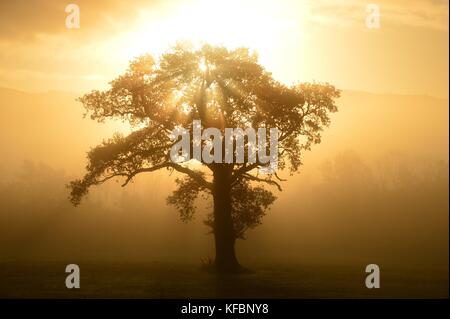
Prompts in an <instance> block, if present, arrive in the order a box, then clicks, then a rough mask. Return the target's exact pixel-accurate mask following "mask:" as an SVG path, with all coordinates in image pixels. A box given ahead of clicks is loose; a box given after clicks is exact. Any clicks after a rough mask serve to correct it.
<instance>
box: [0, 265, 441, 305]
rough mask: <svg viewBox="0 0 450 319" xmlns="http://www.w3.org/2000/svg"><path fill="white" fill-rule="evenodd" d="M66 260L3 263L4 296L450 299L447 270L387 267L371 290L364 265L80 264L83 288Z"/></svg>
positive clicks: (0, 285) (0, 283) (0, 294)
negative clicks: (216, 270) (234, 270)
mask: <svg viewBox="0 0 450 319" xmlns="http://www.w3.org/2000/svg"><path fill="white" fill-rule="evenodd" d="M65 266H66V263H62V262H52V263H36V264H15V263H2V264H0V297H1V298H448V272H447V271H445V270H442V271H419V270H411V269H410V270H405V269H394V268H383V269H382V271H381V288H380V289H371V290H369V289H367V288H366V287H365V285H364V281H365V276H366V274H365V273H364V269H359V268H358V269H356V268H354V267H345V266H333V267H332V266H312V265H295V266H282V267H280V266H276V265H267V266H260V265H258V266H254V267H253V268H252V270H253V272H252V273H248V274H242V275H226V276H217V275H215V274H212V273H208V272H205V271H204V270H201V269H200V267H199V266H198V265H181V264H163V263H147V264H132V263H129V264H123V263H122V264H114V263H96V264H94V263H81V264H79V266H80V278H81V287H80V289H70V290H69V289H67V288H66V287H65V278H66V275H67V274H66V273H65V272H64V270H65Z"/></svg>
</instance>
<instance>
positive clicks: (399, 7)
mask: <svg viewBox="0 0 450 319" xmlns="http://www.w3.org/2000/svg"><path fill="white" fill-rule="evenodd" d="M369 3H374V4H377V5H378V6H379V8H380V14H381V21H382V22H381V23H382V24H384V25H385V24H390V25H404V26H409V27H421V28H428V29H434V30H440V31H448V1H446V0H395V1H392V0H372V1H361V0H314V1H312V0H307V2H306V5H305V8H306V9H307V10H308V14H307V15H305V16H306V17H307V18H308V19H309V20H310V21H311V22H313V23H319V24H324V25H333V26H354V25H364V21H365V18H366V15H367V13H366V11H365V10H366V6H367V4H369Z"/></svg>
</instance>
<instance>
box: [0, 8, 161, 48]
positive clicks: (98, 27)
mask: <svg viewBox="0 0 450 319" xmlns="http://www.w3.org/2000/svg"><path fill="white" fill-rule="evenodd" d="M70 3H74V4H77V5H78V6H79V8H80V20H81V23H80V24H81V28H80V29H78V30H74V31H75V32H77V33H78V34H79V35H81V36H89V35H93V34H98V33H101V32H103V33H108V32H112V31H114V30H115V29H117V28H118V27H120V26H121V25H127V24H129V23H132V21H133V19H135V18H136V17H138V16H139V13H140V11H141V9H142V8H143V7H145V8H150V9H151V8H156V7H158V8H160V7H162V4H163V1H162V0H151V1H144V0H134V1H123V0H96V1H89V0H76V1H75V0H68V1H55V0H15V1H1V2H0V40H3V41H13V42H16V41H32V40H34V39H35V38H36V37H38V36H39V35H43V34H44V35H49V34H50V35H55V34H59V33H62V32H67V29H66V26H65V20H66V17H67V15H68V13H66V12H65V8H66V6H67V5H68V4H70Z"/></svg>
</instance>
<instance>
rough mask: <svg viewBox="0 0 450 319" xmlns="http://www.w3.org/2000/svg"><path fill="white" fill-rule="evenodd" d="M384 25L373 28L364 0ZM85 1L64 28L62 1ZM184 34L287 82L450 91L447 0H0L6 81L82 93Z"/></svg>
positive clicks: (0, 65) (1, 80) (1, 70)
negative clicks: (241, 54) (252, 60)
mask: <svg viewBox="0 0 450 319" xmlns="http://www.w3.org/2000/svg"><path fill="white" fill-rule="evenodd" d="M370 2H371V3H375V4H377V5H378V6H379V8H380V23H381V25H380V28H379V29H369V28H367V26H366V18H367V15H368V13H367V12H366V5H367V4H368V3H370ZM69 3H75V4H77V5H78V6H79V8H80V28H79V29H67V28H66V25H65V20H66V17H67V15H68V13H66V12H65V7H66V6H67V5H68V4H69ZM181 39H187V40H191V41H194V42H202V41H207V42H211V43H213V44H224V45H226V46H230V47H235V46H248V47H250V48H251V49H254V50H256V51H258V53H259V56H260V61H261V63H263V64H264V65H265V66H266V67H267V69H268V70H270V71H272V72H273V74H274V76H275V77H276V78H277V79H279V80H281V81H283V82H286V83H293V82H297V81H319V82H323V81H327V82H330V83H332V84H334V85H336V86H337V87H338V88H340V89H354V90H364V91H370V92H379V93H400V94H427V95H432V96H436V97H445V98H447V97H448V84H449V83H448V67H449V65H448V54H449V52H448V1H445V0H443V1H441V0H428V1H426V0H393V1H387V0H379V1H378V0H373V1H360V0H334V1H333V0H304V1H302V0H272V1H265V0H240V1H239V0H227V1H214V0H207V1H206V0H165V1H163V0H154V1H143V0H135V1H125V0H109V1H106V0H100V1H88V0H79V1H75V0H72V1H58V0H40V1H39V0H28V1H25V0H16V1H2V2H0V86H1V87H9V88H15V89H20V90H25V91H32V92H35V91H47V90H64V91H74V92H80V93H85V92H86V91H90V90H91V89H99V88H100V89H101V88H105V87H106V85H107V83H108V82H109V81H110V80H112V79H113V78H114V77H116V76H117V75H119V74H120V73H122V72H123V71H124V70H125V69H126V67H127V63H128V61H129V60H130V59H131V58H133V57H134V56H137V55H139V54H142V53H145V52H151V53H154V54H156V55H158V54H159V53H161V52H162V51H163V50H164V49H165V48H167V47H168V46H169V45H171V44H174V43H175V41H177V40H181Z"/></svg>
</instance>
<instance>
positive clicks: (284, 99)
mask: <svg viewBox="0 0 450 319" xmlns="http://www.w3.org/2000/svg"><path fill="white" fill-rule="evenodd" d="M110 85H111V87H110V89H109V90H106V91H102V92H101V91H92V92H91V93H89V94H86V95H84V96H83V97H81V98H80V99H79V100H80V101H81V102H82V104H83V105H84V107H85V109H86V111H87V114H89V115H90V117H91V119H93V120H97V121H99V122H103V121H104V120H105V119H108V118H113V119H114V118H118V119H121V120H123V121H127V122H128V123H129V124H130V125H131V126H132V127H133V128H134V130H133V132H132V133H131V134H129V135H128V136H123V135H120V134H115V135H114V136H113V137H111V138H110V139H107V140H105V141H104V142H103V143H102V144H100V145H98V146H97V147H95V148H93V149H91V150H90V151H89V153H88V164H87V166H86V170H87V173H86V175H85V176H84V178H82V179H79V180H75V181H72V182H71V183H70V185H69V186H70V189H71V195H70V199H71V201H72V203H73V204H74V205H78V204H79V203H80V201H81V199H82V197H83V196H84V195H86V194H87V193H88V190H89V188H90V187H91V186H93V185H98V184H101V183H103V182H105V181H107V180H109V179H111V178H116V177H122V178H123V185H124V186H125V185H126V184H127V183H129V182H130V181H131V180H132V179H133V178H134V177H135V176H136V175H137V174H140V173H145V172H153V171H156V170H160V169H167V170H170V171H177V172H179V173H181V174H183V175H184V178H177V183H178V189H177V190H176V191H175V192H174V193H173V194H172V195H171V196H169V197H168V199H167V202H168V203H169V204H171V205H174V206H175V207H176V208H177V210H178V211H179V212H180V216H181V218H182V220H189V219H190V218H191V217H192V216H193V214H194V212H195V208H196V206H195V200H196V198H197V197H198V196H199V195H201V194H204V195H206V196H207V195H208V194H212V191H213V180H212V178H213V172H214V171H215V170H216V169H218V168H223V167H226V169H227V171H228V172H229V181H230V183H231V209H232V213H231V214H232V219H233V225H234V231H235V236H236V238H239V237H243V235H244V232H245V231H246V230H247V229H248V228H251V227H254V226H256V225H258V224H260V223H261V218H262V216H263V215H264V212H265V210H266V209H267V208H268V207H269V206H270V205H271V204H272V203H273V201H274V200H275V197H274V195H273V194H272V192H271V191H269V190H266V189H265V188H264V187H263V186H264V185H269V186H275V187H277V188H278V189H280V190H281V185H280V182H281V181H283V180H282V179H281V177H280V176H279V174H278V173H277V172H273V173H272V174H264V175H261V174H258V173H257V169H258V168H261V167H262V166H264V165H267V164H262V163H259V162H256V163H249V162H247V161H244V163H226V164H224V163H220V164H219V163H210V164H206V163H202V165H190V164H189V163H188V164H184V163H175V162H173V161H171V160H170V156H169V153H170V149H171V147H172V146H173V145H174V143H175V142H176V141H173V140H172V139H171V137H170V134H171V132H172V130H173V129H174V128H176V127H178V128H184V129H186V130H188V131H189V132H190V133H191V134H192V132H191V131H192V127H191V126H192V122H193V120H201V123H202V126H203V127H204V128H208V127H215V128H218V129H220V130H221V131H223V130H224V129H225V128H228V127H232V128H242V129H246V128H249V127H252V128H254V129H256V130H257V129H258V128H262V127H264V128H267V129H269V128H277V129H278V132H279V138H278V172H279V171H283V170H286V171H289V172H290V173H293V172H295V171H298V169H299V167H300V165H301V155H302V153H303V152H304V151H305V150H309V149H310V147H311V146H312V145H313V144H316V143H319V142H320V140H321V131H322V130H323V128H324V127H326V126H328V125H329V123H330V113H332V112H336V111H337V107H336V104H335V99H336V98H337V97H339V91H338V90H337V89H335V88H334V86H332V85H330V84H319V83H301V84H295V85H286V84H283V83H281V82H279V81H276V80H275V79H274V78H273V77H272V75H271V73H270V72H268V71H267V70H265V68H264V67H263V66H261V65H260V64H259V63H258V57H257V55H256V54H255V53H252V52H251V51H250V50H248V49H246V48H237V49H233V50H231V49H227V48H225V47H221V46H211V45H204V46H202V47H201V48H194V47H193V46H191V45H187V44H184V43H180V44H177V45H175V46H174V47H172V48H171V49H169V50H168V51H167V52H166V53H164V54H162V55H161V56H160V58H159V59H157V60H155V59H154V58H153V57H152V56H150V55H143V56H141V57H138V58H136V59H135V60H133V61H132V62H131V63H130V65H129V68H128V70H127V71H126V72H125V73H124V74H123V75H121V76H119V77H118V78H116V79H115V80H113V81H112V82H111V83H110ZM213 219H214V217H213V215H212V214H211V215H210V216H209V218H208V219H207V220H206V221H205V223H206V224H208V225H211V226H212V225H213Z"/></svg>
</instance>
